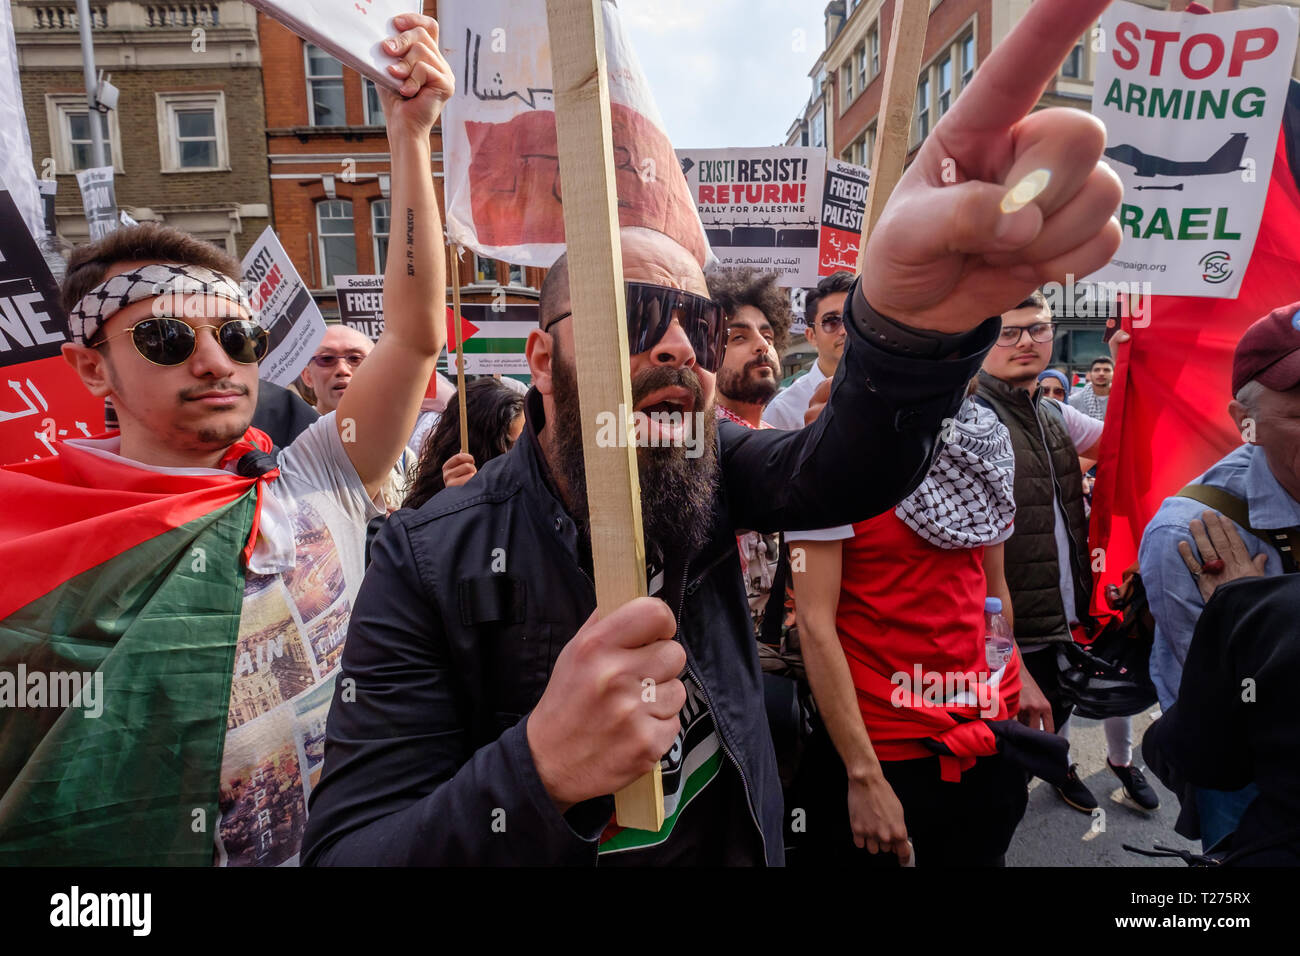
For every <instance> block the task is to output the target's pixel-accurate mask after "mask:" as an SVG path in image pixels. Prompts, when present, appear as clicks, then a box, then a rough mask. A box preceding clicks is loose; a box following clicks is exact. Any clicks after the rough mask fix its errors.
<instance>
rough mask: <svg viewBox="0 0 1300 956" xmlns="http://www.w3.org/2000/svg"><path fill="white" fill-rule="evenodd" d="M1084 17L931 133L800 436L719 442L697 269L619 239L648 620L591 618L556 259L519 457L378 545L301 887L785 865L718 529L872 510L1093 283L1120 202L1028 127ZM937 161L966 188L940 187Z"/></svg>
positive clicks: (1068, 129) (1000, 72)
mask: <svg viewBox="0 0 1300 956" xmlns="http://www.w3.org/2000/svg"><path fill="white" fill-rule="evenodd" d="M1103 6H1104V3H1102V2H1101V0H1089V2H1082V3H1081V2H1079V0H1070V2H1068V3H1067V2H1064V0H1042V2H1040V3H1037V4H1034V5H1033V6H1032V7H1031V8H1030V9H1029V12H1028V13H1027V14H1026V15H1025V17H1024V18H1023V19H1022V20H1021V21H1020V23H1019V24H1018V25H1017V27H1016V29H1015V30H1014V31H1013V32H1012V33H1011V35H1010V36H1009V37H1008V38H1007V40H1006V41H1004V43H1003V45H1002V47H1000V48H999V49H998V50H996V51H995V52H994V53H993V54H992V55H991V56H990V57H989V58H988V60H986V61H985V63H984V65H983V66H982V67H981V69H980V71H979V72H978V73H977V74H976V76H975V79H974V81H973V82H972V84H971V87H970V88H969V89H968V90H966V91H965V92H964V93H963V94H962V96H961V98H960V99H959V100H957V102H956V104H955V105H954V107H953V108H952V110H950V111H949V112H948V113H947V114H945V116H944V118H943V119H942V120H941V121H940V122H939V124H938V125H937V126H936V127H935V130H934V132H933V134H932V135H931V136H930V138H929V139H928V140H927V141H926V143H925V144H924V145H923V146H922V148H921V150H920V152H919V153H918V156H917V158H916V160H915V162H914V163H913V164H912V166H911V167H910V168H909V169H908V170H907V172H906V173H905V174H904V175H903V177H902V179H901V180H900V181H899V184H898V186H897V187H896V188H895V191H894V193H893V196H892V197H891V199H890V202H889V204H888V206H887V207H886V208H885V209H884V210H883V211H882V214H881V216H880V218H879V220H878V221H877V224H876V226H875V228H874V229H873V230H872V233H871V237H870V239H869V241H868V246H867V249H866V262H867V267H866V269H865V270H864V272H863V274H862V276H861V277H860V278H859V279H858V281H857V282H856V284H855V286H854V288H853V289H852V290H851V291H850V292H849V294H848V295H847V300H848V301H847V309H846V315H845V325H846V327H847V329H848V331H847V336H848V342H847V345H846V347H845V350H844V356H843V358H842V359H841V361H840V363H839V368H838V370H837V371H836V374H835V380H834V387H833V388H832V390H831V395H830V401H829V403H828V405H827V407H826V409H825V410H824V411H823V413H822V414H821V416H820V417H819V418H818V419H817V421H816V422H815V423H813V424H812V425H811V426H809V427H807V428H804V429H801V430H797V431H781V430H777V429H767V430H757V429H747V428H742V427H740V426H738V425H736V424H734V423H732V422H721V423H717V422H715V420H714V417H713V414H712V408H711V406H712V404H713V397H714V395H713V393H714V384H715V380H714V374H715V372H716V371H717V369H718V367H719V365H720V364H721V346H722V332H723V328H722V316H721V310H720V309H718V308H717V305H716V303H714V302H712V301H711V300H710V299H709V298H708V297H707V295H708V290H707V286H706V284H705V281H704V276H703V273H702V271H701V269H700V264H699V263H698V262H697V261H696V260H695V259H693V258H692V257H691V256H690V255H689V254H687V253H686V251H685V250H684V249H683V248H682V247H681V246H680V245H678V244H677V243H676V242H675V241H673V240H672V239H670V238H668V237H666V236H664V235H661V234H658V233H655V232H653V231H652V230H649V229H645V228H637V227H631V228H624V229H623V231H622V236H621V239H622V262H623V278H624V280H625V283H626V292H627V304H628V308H627V328H626V334H627V335H628V339H629V348H628V353H629V356H630V362H629V369H628V372H629V374H630V378H631V383H632V390H633V398H634V402H635V406H634V410H635V411H636V412H639V413H641V414H643V415H646V416H647V417H648V421H647V422H646V424H645V426H644V434H645V437H646V441H645V442H644V447H639V448H638V449H637V461H638V466H639V473H640V482H641V492H642V498H641V511H642V516H643V521H644V532H645V539H646V540H645V546H646V553H647V556H648V557H649V559H650V561H649V565H648V567H647V581H648V583H649V591H650V593H651V595H652V596H651V597H645V598H638V599H636V600H634V601H629V602H628V603H627V604H624V605H622V606H619V607H614V608H604V609H602V612H601V615H600V616H599V617H597V616H596V613H595V611H596V595H595V587H594V585H593V582H592V572H591V557H590V554H591V551H590V543H589V540H588V522H587V514H586V487H585V485H586V481H585V475H584V471H583V466H582V462H583V457H582V445H581V433H582V426H583V425H584V424H587V425H588V426H590V427H596V425H597V423H598V422H599V421H600V420H601V417H602V416H603V415H605V414H608V413H609V410H604V409H586V410H583V411H580V410H579V406H578V401H577V381H576V374H575V370H574V354H575V345H574V342H575V339H576V337H577V336H578V335H580V334H582V329H583V328H584V327H590V326H591V325H592V324H593V323H599V322H602V321H608V317H607V316H601V315H586V314H584V315H575V314H573V311H572V307H571V305H570V302H569V292H568V285H569V283H568V274H567V273H568V268H567V262H566V261H565V260H564V258H563V257H561V259H560V261H558V262H557V263H556V265H555V267H553V269H552V271H551V273H550V274H549V275H548V276H547V279H546V281H545V283H544V287H543V289H542V296H541V304H540V309H539V312H540V328H539V329H537V330H535V331H534V332H533V333H532V334H531V335H530V337H529V340H528V346H527V355H528V363H529V367H530V370H531V372H532V376H533V386H534V387H533V389H532V390H531V391H530V392H529V394H528V398H527V401H526V418H527V423H526V425H525V428H524V432H523V434H522V435H521V436H520V438H519V441H518V443H517V444H516V445H515V447H514V449H513V450H512V451H511V453H510V454H509V455H504V456H502V457H500V458H497V459H494V460H493V461H491V462H489V463H488V464H487V465H486V466H485V467H484V468H483V470H482V471H480V472H479V474H478V476H477V477H476V478H475V480H474V481H473V482H470V483H469V484H467V485H463V486H461V487H459V488H453V489H448V490H447V491H445V492H443V493H442V494H439V495H438V496H436V497H435V498H433V499H431V500H430V501H429V502H427V503H426V504H425V505H424V506H423V507H421V508H420V509H419V510H418V511H406V510H403V511H400V512H398V513H397V514H396V515H394V516H393V517H392V518H391V519H390V520H389V522H388V524H387V525H386V526H385V528H384V530H383V531H382V532H381V533H380V535H379V537H378V539H377V540H376V542H375V547H374V562H373V564H372V566H371V568H370V571H369V573H368V574H367V577H366V580H365V582H364V583H363V584H362V587H361V591H360V593H359V594H358V596H357V601H356V604H355V607H354V610H353V614H352V618H351V625H350V628H349V632H348V640H347V644H346V646H345V649H344V654H343V665H342V666H343V673H342V675H341V677H340V680H339V682H338V684H337V685H336V688H335V696H334V703H333V706H332V707H331V710H330V716H329V724H328V728H327V734H326V738H327V739H326V750H325V768H324V775H323V777H322V779H321V780H320V782H319V783H318V784H317V786H316V787H315V789H314V791H313V793H312V803H311V806H310V816H309V822H308V832H307V836H306V840H305V849H304V860H305V861H306V862H307V863H315V864H362V865H365V864H375V865H392V864H413V865H438V864H457V863H459V864H490V863H499V864H543V863H551V864H557V863H558V864H587V865H590V864H594V863H597V862H599V863H601V864H616V863H630V864H667V863H694V864H715V865H716V864H728V863H735V864H745V863H767V864H769V865H777V864H780V863H781V862H783V860H784V850H783V846H782V843H783V838H782V822H783V806H782V799H781V790H780V785H779V781H778V778H777V769H776V760H775V755H774V753H773V747H772V741H771V736H770V733H769V731H768V729H767V720H766V714H765V709H764V704H763V695H762V688H761V684H760V681H759V668H758V659H757V654H756V652H755V649H754V640H753V634H752V630H751V628H750V626H749V617H748V614H747V613H746V604H745V597H744V590H743V587H742V585H741V581H740V575H739V573H738V572H739V566H738V561H737V554H736V545H735V539H734V529H735V528H738V527H739V528H753V529H758V530H772V529H776V528H790V529H800V528H824V527H831V526H834V525H837V524H845V523H850V522H852V521H855V520H860V519H862V518H865V517H868V516H870V515H874V514H877V513H879V512H881V511H882V510H884V509H885V508H888V507H892V506H893V505H894V504H895V503H897V502H898V501H899V500H901V499H902V498H903V497H904V496H905V495H907V494H908V493H910V491H911V490H912V489H913V488H914V487H915V486H916V485H917V483H918V482H919V481H920V480H921V478H922V477H923V476H924V475H925V474H926V472H927V471H928V468H929V465H930V460H931V457H932V455H933V452H934V447H935V436H936V435H937V433H938V432H939V430H940V428H941V426H942V423H943V420H944V418H946V417H950V416H951V415H952V414H953V412H954V411H955V410H956V409H957V407H958V405H959V403H960V401H961V398H962V395H963V392H964V389H965V386H966V383H967V381H968V380H969V378H970V376H971V375H973V374H974V372H975V370H976V369H977V368H978V366H979V362H980V360H981V359H982V357H983V354H984V353H985V352H986V351H987V350H988V349H989V347H990V346H991V345H992V343H993V340H994V338H996V336H997V330H998V326H999V322H1000V320H999V318H998V317H999V315H1000V314H1001V312H1003V311H1005V310H1007V309H1009V308H1012V307H1013V306H1014V305H1015V304H1016V303H1017V302H1019V301H1021V300H1022V299H1023V298H1024V296H1025V295H1026V294H1028V292H1029V291H1030V290H1031V289H1032V288H1033V287H1034V286H1035V285H1037V284H1039V283H1040V282H1043V281H1048V280H1049V279H1054V280H1057V281H1059V280H1060V279H1061V278H1063V277H1064V275H1065V274H1066V273H1067V272H1073V273H1074V274H1075V275H1087V274H1088V273H1090V272H1092V271H1093V270H1094V269H1096V268H1098V267H1100V266H1101V265H1103V264H1104V263H1106V262H1108V261H1109V260H1110V257H1111V256H1112V255H1113V254H1114V251H1115V250H1116V249H1117V248H1118V246H1119V240H1120V233H1119V226H1118V223H1117V222H1115V220H1114V219H1113V217H1112V214H1113V213H1114V211H1115V209H1116V208H1117V206H1118V204H1119V200H1120V196H1121V188H1120V185H1119V181H1118V179H1117V178H1116V177H1115V174H1114V173H1113V172H1111V171H1110V170H1109V169H1108V168H1107V167H1106V166H1104V165H1103V164H1100V163H1099V162H1098V160H1099V158H1100V156H1101V151H1102V149H1103V147H1104V145H1105V130H1104V128H1103V127H1102V126H1101V124H1100V123H1098V122H1097V121H1096V120H1095V119H1093V118H1092V117H1090V116H1088V115H1087V114H1085V113H1080V112H1078V111H1073V110H1059V109H1058V110H1041V111H1038V112H1035V113H1033V114H1032V115H1030V110H1031V109H1032V108H1033V106H1034V105H1035V102H1036V100H1037V97H1038V95H1039V93H1040V91H1041V90H1042V89H1043V88H1044V87H1045V85H1046V83H1047V82H1048V81H1049V80H1050V79H1051V78H1052V77H1053V76H1055V74H1056V71H1057V69H1058V68H1059V65H1060V63H1061V61H1063V60H1064V58H1065V56H1066V55H1067V54H1068V53H1069V51H1070V50H1071V49H1072V48H1073V46H1074V43H1075V41H1076V39H1077V37H1078V35H1079V34H1080V33H1082V32H1083V30H1084V29H1085V27H1087V26H1088V25H1089V24H1090V23H1091V22H1092V21H1093V19H1095V17H1096V16H1097V14H1098V12H1099V10H1100V9H1101V8H1102V7H1103ZM946 160H955V162H956V166H957V168H958V169H959V170H961V171H962V176H963V177H964V179H963V181H962V182H959V183H948V182H945V181H944V177H943V175H942V170H943V168H944V167H945V161H946ZM1049 171H1050V172H1049ZM949 178H950V177H949ZM584 415H585V416H588V417H589V419H590V420H588V421H587V422H585V423H584V421H583V416H584ZM674 416H676V417H674ZM656 764H660V765H661V766H662V767H663V770H664V772H663V783H664V809H665V814H666V817H665V821H664V824H663V827H662V828H661V829H660V830H659V831H658V832H654V833H650V832H643V831H637V830H631V829H623V830H619V829H618V828H617V827H616V826H615V825H614V821H613V811H614V800H613V798H612V796H611V795H612V794H613V793H615V792H617V791H618V790H619V789H621V788H623V787H625V786H627V785H628V784H630V783H632V782H633V781H635V780H636V779H637V778H639V777H640V776H642V775H643V774H645V773H647V772H650V771H651V770H652V769H653V768H654V767H655V765H656Z"/></svg>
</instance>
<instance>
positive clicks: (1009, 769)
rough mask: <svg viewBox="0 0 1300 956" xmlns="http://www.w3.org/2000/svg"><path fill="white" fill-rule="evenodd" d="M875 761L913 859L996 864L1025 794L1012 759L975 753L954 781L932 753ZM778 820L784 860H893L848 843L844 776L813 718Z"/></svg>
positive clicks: (890, 863) (874, 863)
mask: <svg viewBox="0 0 1300 956" xmlns="http://www.w3.org/2000/svg"><path fill="white" fill-rule="evenodd" d="M881 767H882V769H883V770H884V774H885V779H886V780H888V781H889V785H890V787H892V788H893V791H894V794H895V795H896V796H897V797H898V801H899V803H901V804H902V805H903V819H904V821H905V822H906V824H907V834H908V837H909V838H910V839H911V841H912V848H913V850H914V852H915V854H916V864H917V866H922V867H953V866H1003V865H1004V862H1005V861H1004V857H1005V855H1006V852H1007V847H1008V846H1010V845H1011V838H1012V836H1013V835H1014V834H1015V831H1016V827H1017V826H1018V825H1019V823H1020V819H1021V818H1022V817H1023V816H1024V815H1025V804H1026V802H1027V801H1028V797H1029V794H1028V791H1027V790H1026V788H1025V774H1024V771H1023V770H1021V769H1020V767H1018V766H1016V765H1015V764H1013V763H1011V762H1010V761H1008V760H1007V759H1006V758H1004V757H1003V756H1002V755H1001V754H994V755H993V756H989V757H980V758H979V759H977V760H976V761H975V766H973V767H971V768H970V769H969V770H967V771H966V772H965V773H963V774H962V775H961V780H960V781H959V782H957V783H947V782H945V781H943V780H941V779H939V758H938V757H924V758H920V759H917V760H888V761H882V762H881ZM799 811H803V812H802V813H800V812H799ZM786 828H787V840H786V863H787V865H789V866H826V865H832V866H862V867H889V868H893V867H897V866H898V857H897V856H895V855H894V854H893V853H876V854H873V853H870V852H868V851H867V850H865V849H863V850H859V849H858V848H857V847H856V846H855V845H854V843H853V830H852V828H851V827H850V826H849V810H848V776H847V775H846V773H845V771H844V763H843V762H842V761H841V760H840V757H839V754H838V753H837V752H836V750H835V746H834V744H833V743H832V742H831V739H830V735H829V734H828V733H827V732H826V730H825V728H824V727H822V726H821V724H820V723H818V724H817V726H816V728H815V729H814V732H813V734H812V737H811V738H810V739H809V740H808V742H807V747H806V749H805V751H804V754H803V760H802V762H801V764H800V768H799V773H798V776H797V777H796V779H795V782H794V784H793V786H791V787H790V789H789V791H788V792H787V795H786Z"/></svg>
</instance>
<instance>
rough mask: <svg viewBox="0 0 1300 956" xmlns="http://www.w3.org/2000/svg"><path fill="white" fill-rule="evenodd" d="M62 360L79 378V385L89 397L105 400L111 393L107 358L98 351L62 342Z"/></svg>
mask: <svg viewBox="0 0 1300 956" xmlns="http://www.w3.org/2000/svg"><path fill="white" fill-rule="evenodd" d="M63 359H64V361H66V362H67V363H68V364H69V365H71V366H72V368H73V370H74V371H76V373H77V375H79V376H80V377H81V384H83V385H85V386H86V388H87V390H88V391H89V392H90V394H91V395H94V396H95V397H96V398H107V397H108V396H109V394H110V393H111V392H112V391H113V388H112V384H111V382H110V380H109V376H108V357H107V356H105V355H104V354H103V353H102V352H100V350H99V349H92V348H90V347H88V346H85V345H76V344H74V343H72V342H64V343H63Z"/></svg>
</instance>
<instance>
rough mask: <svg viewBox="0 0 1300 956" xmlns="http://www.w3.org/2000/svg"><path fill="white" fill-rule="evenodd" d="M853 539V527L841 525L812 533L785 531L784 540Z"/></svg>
mask: <svg viewBox="0 0 1300 956" xmlns="http://www.w3.org/2000/svg"><path fill="white" fill-rule="evenodd" d="M851 537H853V525H851V524H842V525H838V526H836V527H834V528H816V529H814V530H812V531H787V532H786V533H785V540H786V541H787V542H790V541H847V540H848V539H849V538H851Z"/></svg>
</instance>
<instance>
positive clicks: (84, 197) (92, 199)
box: [77, 166, 121, 241]
mask: <svg viewBox="0 0 1300 956" xmlns="http://www.w3.org/2000/svg"><path fill="white" fill-rule="evenodd" d="M77 185H78V186H79V187H81V205H82V208H83V209H85V211H86V228H88V229H89V230H90V238H91V240H92V241H93V240H95V239H102V238H104V237H105V236H107V235H108V234H109V233H110V232H112V231H113V230H114V229H116V228H118V226H119V225H121V222H120V220H119V219H118V215H117V198H116V197H115V196H114V195H113V167H112V166H94V167H92V168H90V169H83V170H82V171H81V172H79V173H77Z"/></svg>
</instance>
